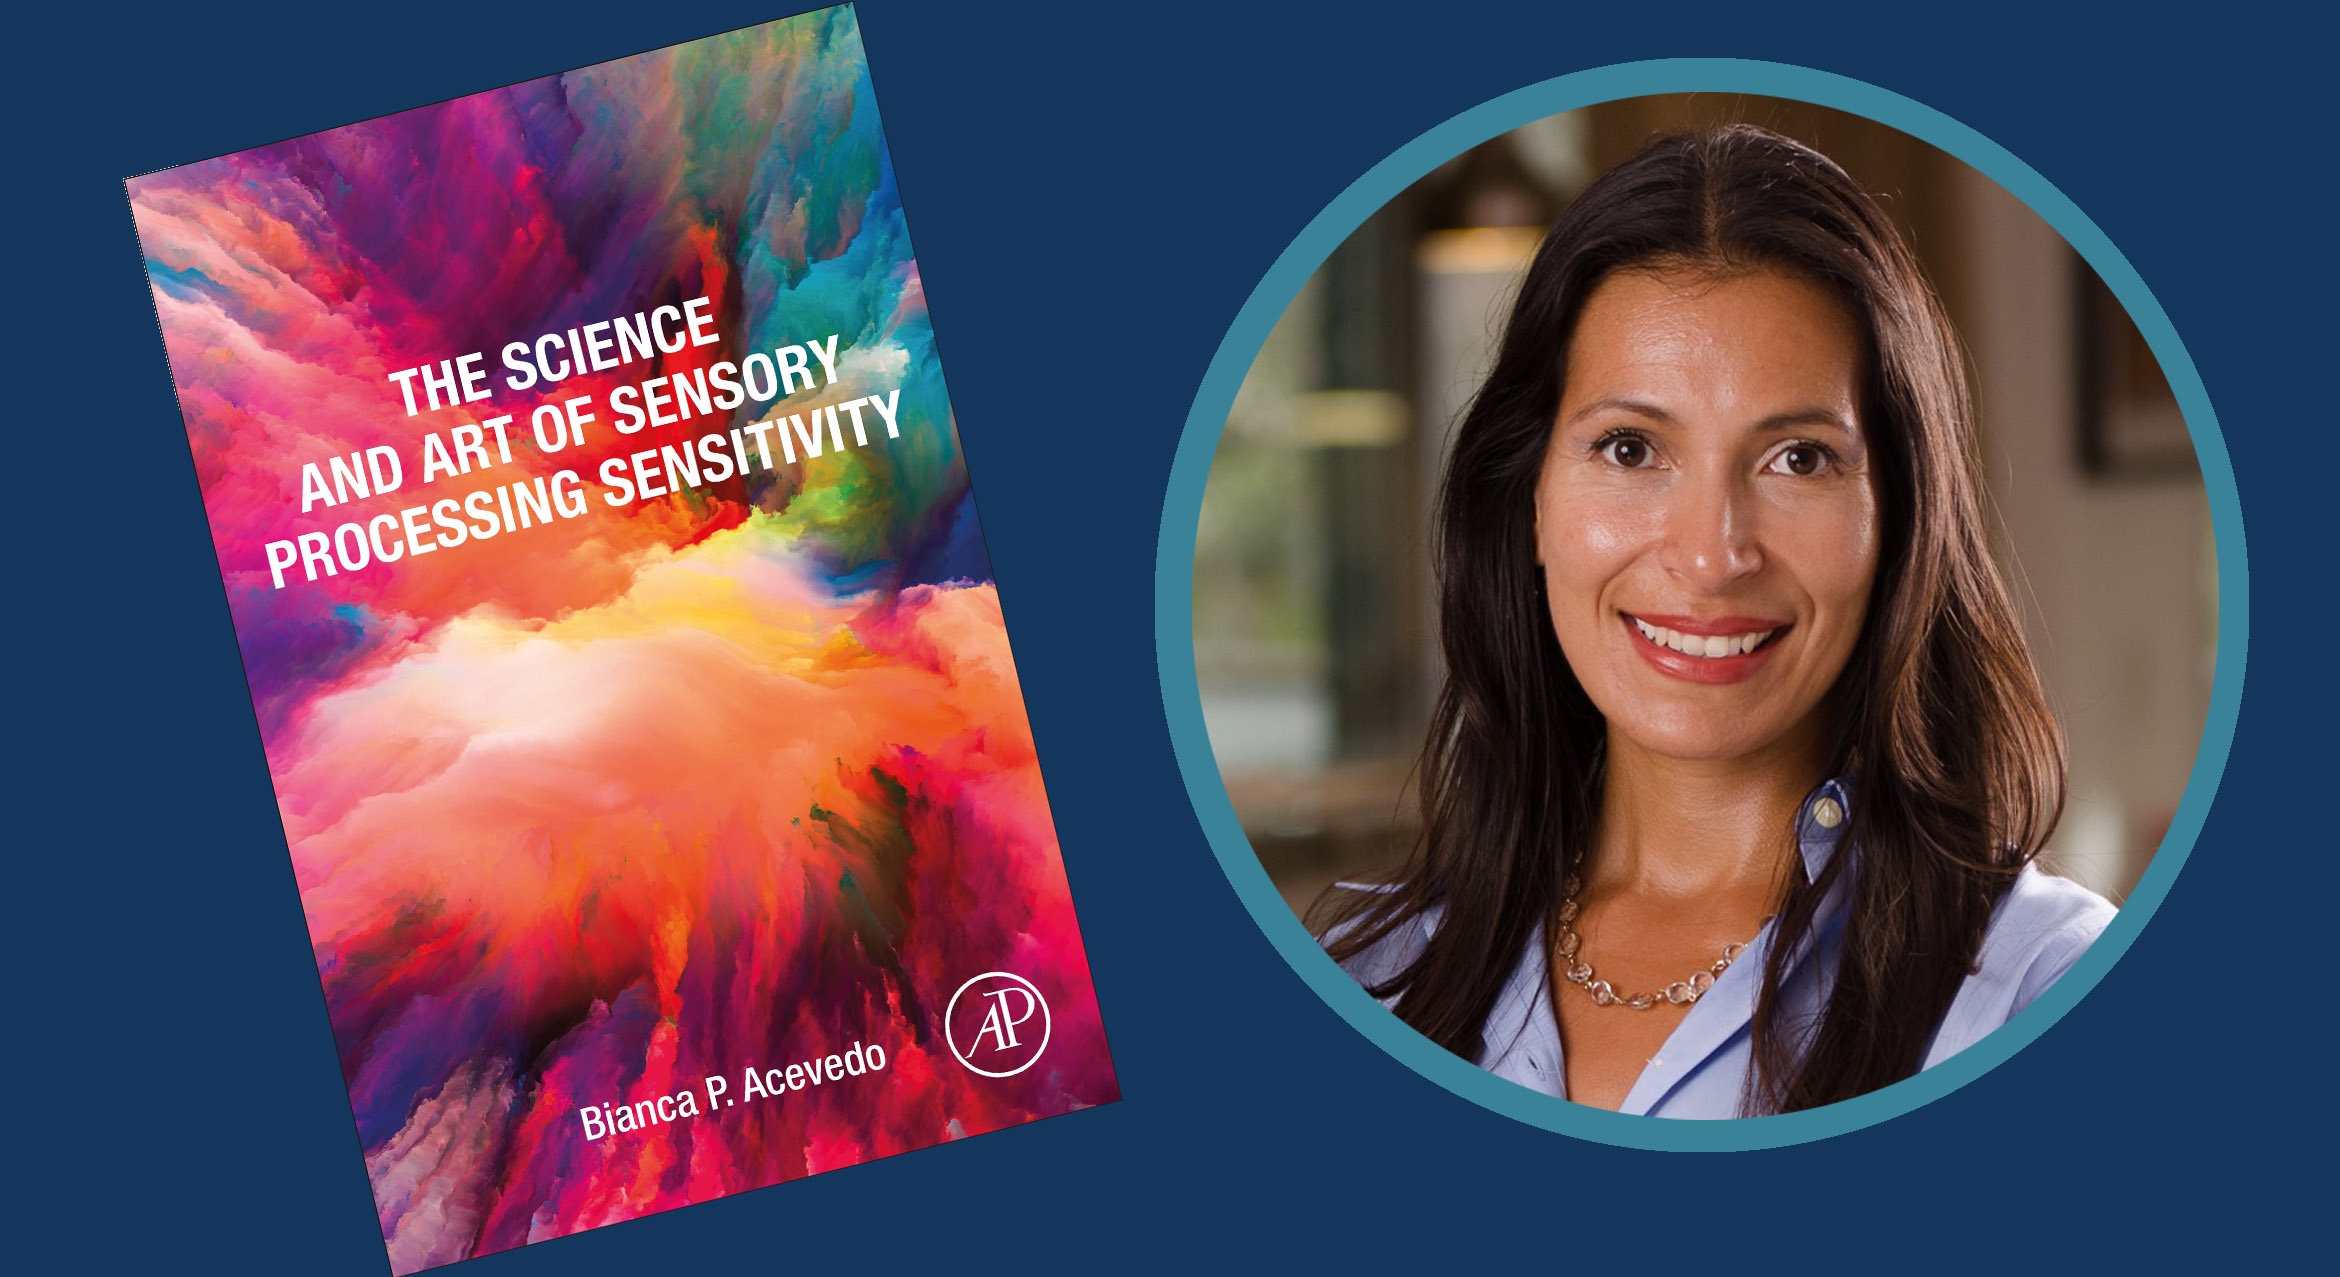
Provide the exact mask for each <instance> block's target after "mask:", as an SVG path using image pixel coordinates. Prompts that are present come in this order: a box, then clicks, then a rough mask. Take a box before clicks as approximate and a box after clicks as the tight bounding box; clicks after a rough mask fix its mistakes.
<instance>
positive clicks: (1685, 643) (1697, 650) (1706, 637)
mask: <svg viewBox="0 0 2340 1277" xmlns="http://www.w3.org/2000/svg"><path fill="white" fill-rule="evenodd" d="M1632 620H1633V628H1634V629H1637V630H1639V631H1641V637H1643V638H1645V639H1648V640H1649V641H1650V642H1652V643H1655V644H1657V645H1658V646H1659V647H1663V648H1669V649H1671V650H1673V651H1676V652H1680V653H1681V654H1682V655H1684V656H1699V657H1706V658H1708V659H1712V658H1714V657H1718V656H1744V655H1746V654H1747V653H1749V652H1752V651H1754V650H1755V649H1756V648H1759V647H1761V646H1763V640H1765V639H1767V638H1770V637H1771V636H1772V635H1774V634H1777V633H1778V632H1779V631H1778V630H1776V629H1772V630H1758V631H1756V632H1755V633H1753V634H1684V633H1682V632H1680V631H1679V630H1669V629H1667V628H1666V627H1664V626H1662V625H1651V624H1650V623H1649V622H1647V621H1644V620H1642V619H1641V618H1640V617H1638V616H1636V617H1634V618H1632Z"/></svg>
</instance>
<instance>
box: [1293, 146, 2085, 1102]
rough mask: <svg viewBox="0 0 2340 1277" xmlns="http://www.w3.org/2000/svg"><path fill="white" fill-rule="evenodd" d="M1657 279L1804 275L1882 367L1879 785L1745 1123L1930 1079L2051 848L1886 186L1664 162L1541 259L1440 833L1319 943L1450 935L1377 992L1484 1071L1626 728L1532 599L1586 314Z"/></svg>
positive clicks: (1945, 365)
mask: <svg viewBox="0 0 2340 1277" xmlns="http://www.w3.org/2000/svg"><path fill="white" fill-rule="evenodd" d="M1659 265H1663V266H1668V267H1689V268H1693V269H1700V270H1711V271H1716V272H1721V273H1733V272H1739V271H1745V270H1755V269H1773V270H1785V271H1789V272H1793V273H1795V274H1797V275H1800V276H1802V277H1804V278H1807V279H1810V280H1813V281H1815V282H1817V283H1819V284H1821V285H1822V286H1824V287H1826V288H1827V289H1829V290H1830V291H1831V292H1832V293H1833V294H1834V295H1835V296H1836V297H1837V298H1838V299H1839V300H1840V301H1841V302H1842V303H1843V304H1844V305H1845V307H1846V308H1847V310H1848V312H1849V313H1850V314H1851V315H1852V316H1853V317H1854V318H1855V320H1856V322H1857V324H1858V326H1859V328H1860V330H1861V332H1862V334H1863V338H1864V341H1865V343H1866V346H1867V356H1868V357H1867V359H1866V361H1865V362H1866V371H1865V378H1864V381H1865V384H1864V386H1863V399H1864V404H1863V418H1864V420H1865V422H1866V426H1867V430H1868V433H1869V436H1870V438H1869V448H1870V453H1871V456H1872V457H1873V458H1874V466H1875V474H1876V477H1877V486H1878V498H1879V506H1880V514H1881V516H1882V524H1883V530H1884V532H1883V539H1882V544H1881V546H1880V550H1881V554H1880V558H1879V567H1878V572H1877V579H1876V582H1875V584H1874V586H1873V587H1872V595H1871V598H1870V606H1869V611H1868V619H1867V621H1866V623H1865V625H1864V627H1863V630H1862V633H1861V636H1860V638H1859V640H1858V642H1857V643H1856V645H1855V647H1854V649H1853V654H1852V656H1851V658H1850V660H1849V661H1848V662H1847V664H1846V667H1845V669H1844V671H1843V673H1842V674H1841V675H1840V676H1839V678H1838V681H1837V684H1836V686H1835V688H1834V690H1833V692H1832V693H1831V697H1830V704H1831V706H1832V710H1833V714H1832V717H1833V725H1832V735H1831V738H1830V743H1829V749H1828V767H1829V772H1830V774H1831V775H1848V774H1849V775H1854V776H1857V778H1858V780H1857V790H1856V793H1857V798H1856V801H1855V802H1854V803H1853V804H1852V819H1851V822H1850V825H1849V827H1848V829H1847V831H1846V832H1847V835H1848V837H1849V845H1850V846H1852V847H1854V848H1856V849H1857V852H1856V854H1853V855H1839V856H1836V857H1834V858H1832V859H1831V860H1830V862H1829V863H1828V865H1827V867H1826V868H1825V869H1823V870H1822V871H1821V873H1820V875H1819V877H1818V879H1817V880H1815V881H1810V882H1806V881H1804V880H1803V877H1802V876H1801V875H1800V874H1799V875H1796V876H1795V877H1794V879H1793V880H1792V881H1791V883H1790V885H1789V888H1788V895H1787V899H1786V901H1785V903H1784V904H1783V905H1782V907H1781V909H1780V912H1779V914H1778V917H1777V920H1776V924H1775V925H1776V928H1777V930H1776V934H1775V937H1774V941H1773V943H1772V944H1771V945H1770V946H1769V949H1768V957H1767V959H1766V961H1765V965H1764V971H1763V984H1762V990H1761V993H1760V995H1759V997H1758V1000H1757V1004H1756V1011H1755V1017H1754V1022H1753V1026H1752V1032H1753V1037H1754V1060H1755V1069H1754V1073H1753V1075H1752V1077H1751V1078H1750V1083H1749V1088H1748V1092H1747V1096H1746V1103H1745V1107H1746V1110H1747V1111H1748V1112H1750V1113H1764V1112H1786V1111H1789V1110H1794V1109H1805V1108H1812V1107H1814V1106H1817V1105H1821V1104H1828V1103H1832V1102H1834V1101H1837V1100H1842V1099H1848V1098H1851V1097H1852V1096H1856V1095H1861V1094H1865V1093H1867V1092H1869V1091H1873V1090H1876V1089H1877V1088H1879V1087H1882V1086H1886V1085H1888V1084H1890V1083H1893V1082H1896V1081H1899V1080H1900V1079H1902V1078H1906V1077H1908V1076H1910V1075H1912V1074H1914V1073H1915V1072H1917V1070H1918V1068H1919V1066H1920V1065H1921V1063H1922V1062H1923V1061H1924V1058H1925V1053H1926V1049H1927V1047H1928V1045H1929V1044H1930V1043H1931V1041H1932V1039H1933V1036H1934V1032H1935V1030H1936V1028H1937V1027H1938V1026H1939V1025H1940V1023H1941V1020H1942V1017H1943V1015H1944V1013H1946V1012H1947V1011H1948V1010H1949V1007H1950V1002H1951V999H1952V998H1954V997H1955V996H1956V995H1957V992H1958V988H1959V985H1960V983H1961V981H1963V980H1964V979H1965V978H1966V976H1967V975H1968V973H1969V972H1970V971H1971V970H1972V969H1973V968H1974V964H1975V962H1976V959H1977V956H1978V955H1979V953H1980V950H1981V946H1982V940H1983V934H1984V932H1985V930H1986V929H1987V928H1988V926H1989V924H1990V918H1991V913H1992V910H1993V909H1994V908H1995V907H1996V905H1997V903H1998V901H1999V900H2000V898H2001V897H2002V896H2004V895H2005V894H2006V892H2007V889H2008V888H2009V886H2010V885H2011V884H2013V882H2014V881H2015V878H2016V876H2017V875H2018V874H2019V873H2020V872H2021V870H2022V868H2023V866H2024V864H2025V863H2026V862H2027V861H2029V860H2030V858H2031V857H2032V856H2034V855H2036V854H2037V853H2038V850H2039V848H2040V846H2041V844H2042V843H2043V842H2045V840H2046V838H2047V835H2048V832H2049V831H2050V830H2051V829H2052V828H2053V827H2054V826H2055V823H2056V820H2057V817H2058V816H2059V814H2060V813H2061V810H2062V806H2063V794H2064V754H2063V740H2062V736H2061V734H2060V733H2059V731H2058V730H2057V727H2056V723H2055V719H2054V717H2053V716H2052V715H2051V714H2050V712H2049V710H2048V706H2047V699H2046V697H2045V695H2044V694H2043V693H2042V691H2041V689H2040V684H2039V679H2038V675H2037V673H2036V671H2035V670H2034V668H2033V665H2032V661H2031V656H2030V652H2029V650H2028V649H2027V648H2026V646H2025V644H2024V641H2023V635H2022V631H2021V628H2020V626H2019V625H2018V623H2017V620H2016V614H2015V608H2014V605H2013V603H2012V601H2011V600H2010V598H2009V596H2008V592H2007V587H2006V584H2005V583H2004V582H2003V581H2002V580H2001V579H2000V576H1999V572H1998V570H1997V568H1996V567H1995V565H1994V564H1993V562H1992V560H1991V556H1990V551H1989V547H1988V545H1987V543H1986V535H1985V531H1984V515H1983V500H1982V488H1981V480H1980V467H1979V463H1978V460H1977V456H1976V448H1975V429H1974V408H1973V402H1972V397H1971V394H1970V393H1969V390H1968V386H1967V379H1966V373H1965V365H1964V362H1963V359H1962V356H1961V353H1960V347H1959V344H1958V341H1957V338H1956V335H1955V334H1954V332H1953V330H1952V329H1951V327H1950V323H1949V319H1948V317H1947V316H1946V315H1945V314H1944V313H1943V310H1942V307H1941V304H1940V302H1939V301H1937V300H1936V298H1935V296H1934V293H1933V291H1932V289H1931V288H1929V287H1928V286H1927V284H1926V280H1925V277H1924V275H1923V273H1922V272H1921V271H1920V270H1919V268H1918V264H1917V261H1916V259H1915V257H1913V256H1912V255H1911V253H1910V251H1909V249H1908V247H1907V245H1905V244H1904V243H1903V242H1902V239H1901V237H1900V235H1899V234H1898V233H1896V231H1895V230H1894V228H1893V226H1892V224H1891V223H1890V222H1889V221H1888V220H1887V219H1886V217H1885V215H1884V213H1883V212H1882V211H1881V210H1880V209H1879V208H1878V206H1877V204H1876V202H1875V201H1874V200H1872V199H1871V198H1870V197H1869V195H1868V194H1867V192H1865V191H1863V190H1862V189H1861V188H1860V186H1859V184H1858V183H1856V182H1854V181H1853V180H1852V178H1851V177H1849V176H1847V175H1846V173H1845V172H1844V170H1843V169H1841V168H1839V167H1837V165H1836V164H1835V163H1834V162H1832V161H1830V160H1829V159H1828V158H1827V157H1826V156H1823V155H1821V154H1820V153H1819V152H1817V151H1814V150H1812V149H1811V148H1809V147H1806V146H1804V145H1802V144H1800V143H1797V142H1794V141H1792V140H1790V139H1788V138H1785V137H1781V136H1779V135H1778V134H1775V133H1772V132H1770V131H1768V130H1765V129H1760V128H1756V127H1753V126H1749V125H1736V126H1731V127H1727V128H1722V129H1716V130H1711V131H1706V132H1697V133H1679V134H1672V135H1669V136H1665V137H1661V138H1658V139H1657V140H1655V141H1653V142H1652V143H1650V145H1648V146H1647V147H1645V148H1644V149H1643V150H1641V151H1640V152H1639V153H1638V154H1636V155H1634V156H1633V157H1632V158H1631V159H1628V160H1626V161H1625V162H1624V163H1622V164H1620V165H1618V166H1617V167H1615V168H1613V169H1611V170H1609V171H1608V172H1607V173H1606V174H1604V175H1602V176H1601V177H1600V178H1599V179H1598V180H1596V181H1595V182H1594V183H1593V184H1592V185H1591V186H1590V187H1588V188H1587V189H1586V190H1585V191H1584V193H1583V194H1582V195H1580V196H1578V197H1577V198H1576V199H1575V200H1574V201H1572V202H1571V203H1570V204H1569V205H1568V207H1567V209H1566V210H1565V211H1564V212H1563V213H1562V214H1561V217H1560V220H1559V222H1558V223H1557V224H1556V225H1554V226H1553V228H1552V230H1551V232H1550V233H1549V234H1547V235H1546V236H1545V237H1544V241H1543V244H1542V246H1541V247H1540V248H1539V249H1538V250H1537V252H1536V256H1535V260H1534V262H1533V263H1532V264H1531V265H1530V266H1529V268H1528V273H1527V276H1526V278H1525V280H1524V281H1523V282H1522V284H1521V286H1520V291H1519V296H1518V299H1517V300H1516V301H1515V302H1514V304H1513V306H1512V309H1511V315H1510V318H1509V320H1508V321H1507V323H1506V324H1505V327H1504V332H1503V338H1502V343H1501V346H1500V347H1499V350H1498V353H1497V355H1496V359H1495V365H1494V369H1493V371H1492V372H1491V373H1490V374H1489V375H1488V378H1487V381H1486V383H1485V385H1484V386H1482V387H1481V388H1480V390H1479V393H1478V395H1477V397H1476V398H1475V399H1474V400H1473V401H1472V403H1471V406H1470V408H1469V410H1468V411H1467V412H1466V413H1465V415H1464V417H1463V420H1462V423H1461V425H1460V427H1459V429H1458V430H1457V432H1456V436H1455V445H1454V452H1453V456H1452V458H1451V459H1450V460H1449V462H1448V465H1447V470H1446V475H1445V478H1444V480H1443V482H1442V484H1441V487H1440V492H1439V499H1438V513H1437V519H1436V529H1435V550H1434V559H1435V563H1436V567H1437V573H1438V585H1439V631H1440V645H1441V649H1442V650H1443V652H1444V653H1445V657H1446V682H1445V685H1444V687H1443V688H1442V689H1441V691H1440V693H1439V696H1438V701H1437V705H1436V707H1435V709H1434V710H1433V712H1432V715H1431V722H1430V730H1429V736H1428V740H1427V742H1426V743H1425V745H1424V746H1423V751H1422V761H1421V768H1420V773H1419V775H1420V784H1421V791H1422V808H1423V824H1424V831H1423V836H1422V839H1421V841H1420V842H1419V844H1417V846H1416V847H1415V849H1414V852H1413V854H1412V856H1411V857H1410V858H1409V860H1408V861H1407V863H1406V865H1405V866H1404V867H1403V868H1402V869H1401V870H1399V871H1398V873H1397V874H1396V875H1395V876H1394V877H1393V878H1392V879H1391V881H1390V883H1389V884H1388V885H1387V888H1386V889H1385V890H1379V891H1370V892H1356V891H1342V890H1338V889H1336V890H1334V891H1332V892H1328V893H1327V894H1326V895H1325V896H1324V897H1323V898H1322V899H1320V900H1319V901H1318V902H1317V906H1316V908H1315V910H1313V911H1312V918H1311V921H1312V923H1314V924H1315V925H1316V926H1317V927H1318V930H1319V932H1320V934H1322V935H1324V936H1325V937H1326V940H1325V947H1326V949H1327V951H1328V952H1329V953H1330V954H1331V955H1332V957H1333V958H1334V959H1335V960H1336V961H1340V962H1343V963H1347V962H1348V961H1349V960H1350V959H1353V958H1357V957H1358V956H1359V955H1362V954H1364V953H1365V952H1366V951H1367V950H1369V949H1371V948H1372V947H1373V946H1375V945H1376V944H1378V943H1380V942H1381V941H1382V940H1384V939H1385V938H1387V937H1388V936H1389V935H1390V934H1391V933H1392V932H1393V931H1397V930H1399V929H1400V928H1402V927H1408V926H1409V925H1410V924H1412V923H1413V922H1415V921H1416V920H1417V919H1421V918H1422V917H1424V915H1426V914H1431V913H1435V915H1436V919H1437V925H1436V926H1435V928H1431V929H1429V935H1428V937H1427V939H1426V940H1425V941H1424V942H1423V943H1422V946H1421V948H1420V950H1419V952H1418V953H1416V955H1415V956H1414V957H1413V959H1412V961H1410V962H1409V963H1407V964H1406V965H1405V966H1404V967H1403V968H1401V969H1399V970H1398V971H1397V972H1396V973H1395V974H1393V975H1391V976H1390V977H1389V978H1388V979H1387V980H1385V981H1383V982H1381V983H1379V984H1377V985H1374V986H1372V987H1371V989H1370V991H1371V992H1372V993H1373V995H1374V996H1376V997H1380V998H1394V999H1395V1002H1394V1007H1395V1010H1396V1012H1397V1014H1398V1016H1399V1017H1400V1018H1401V1019H1403V1020H1405V1021H1406V1022H1407V1023H1408V1024H1410V1025H1412V1026H1413V1027H1414V1028H1415V1029H1417V1030H1419V1031H1420V1032H1421V1033H1422V1034H1423V1035H1424V1036H1426V1037H1428V1038H1430V1039H1431V1040H1432V1041H1434V1042H1437V1043H1438V1044H1439V1045H1440V1046H1443V1047H1445V1048H1446V1049H1447V1050H1450V1051H1453V1052H1454V1053H1456V1054H1458V1055H1461V1056H1463V1057H1465V1058H1467V1059H1472V1060H1476V1059H1478V1058H1479V1057H1480V1055H1481V1054H1482V1052H1483V1050H1484V1044H1483V1042H1482V1040H1481V1037H1482V1032H1483V1029H1484V1026H1485V1024H1486V1021H1487V1016H1488V1014H1489V1012H1490V1011H1491V1010H1492V1008H1493V1007H1494V1004H1495V999H1496V996H1497V994H1498V992H1499V991H1500V990H1501V989H1502V987H1503V985H1504V982H1505V981H1506V980H1507V979H1508V978H1509V976H1510V974H1511V972H1512V970H1513V968H1514V967H1516V966H1517V965H1518V963H1519V961H1520V959H1521V958H1522V956H1523V955H1524V954H1525V951H1526V948H1527V946H1528V944H1529V943H1530V941H1531V939H1532V938H1533V937H1534V936H1535V935H1536V934H1538V929H1539V927H1540V926H1542V925H1544V924H1548V923H1549V921H1550V917H1551V914H1552V913H1553V911H1554V909H1555V908H1556V906H1557V904H1558V901H1559V896H1560V883H1561V881H1562V877H1563V875H1564V874H1565V873H1567V872H1569V871H1571V870H1573V869H1575V868H1577V867H1578V866H1580V865H1581V864H1582V862H1583V861H1584V859H1585V857H1586V855H1587V854H1588V852H1589V850H1590V846H1591V838H1592V834H1593V831H1594V829H1595V826H1596V824H1597V821H1598V818H1599V803H1600V794H1601V789H1602V785H1601V776H1602V766H1603V751H1604V741H1605V737H1606V727H1605V724H1604V722H1603V720H1602V718H1601V716H1600V714H1599V712H1598V711H1596V710H1595V709H1594V707H1593V705H1592V703H1591V701H1590V700H1589V699H1588V698H1587V697H1586V696H1585V693H1584V690H1583V688H1582V687H1581V686H1580V685H1579V684H1578V682H1577V680H1576V676H1575V674H1574V673H1573V672H1571V671H1570V669H1569V667H1568V663H1567V661H1566V659H1565V658H1564V657H1563V656H1562V655H1561V651H1560V647H1559V643H1558V641H1557V639H1555V637H1554V636H1553V633H1552V626H1551V621H1550V618H1549V617H1548V615H1546V613H1545V610H1544V608H1543V606H1542V604H1541V603H1540V601H1539V598H1538V584H1539V581H1540V569H1539V568H1538V567H1537V565H1536V562H1535V546H1534V540H1533V537H1534V531H1533V529H1534V493H1535V487H1536V482H1537V478H1538V475H1539V474H1540V472H1541V469H1542V465H1543V460H1544V453H1545V449H1546V447H1547V445H1548V442H1549V439H1550V436H1551V433H1552V425H1553V418H1554V416H1555V414H1556V413H1557V411H1558V408H1559V403H1560V389H1561V384H1562V381H1563V379H1564V378H1565V377H1566V375H1567V368H1566V360H1567V353H1568V347H1569V340H1570V338H1571V336H1572V335H1573V332H1574V328H1575V324H1576V320H1577V316H1578V315H1579V313H1580V312H1581V311H1582V309H1583V307H1584V304H1585V300H1586V299H1587V298H1588V297H1590V296H1591V295H1592V292H1593V290H1594V289H1595V288H1597V287H1598V286H1599V285H1600V283H1601V282H1602V281H1603V280H1604V279H1606V278H1608V276H1609V275H1611V274H1612V273H1614V272H1616V271H1618V270H1623V269H1628V268H1635V267H1649V266H1659ZM1782 833H1783V836H1784V837H1791V838H1792V837H1793V833H1792V831H1782ZM1847 875H1850V880H1849V881H1847V882H1846V883H1845V884H1844V885H1845V887H1846V889H1847V891H1848V892H1849V900H1850V909H1849V913H1848V915H1847V920H1846V923H1845V932H1844V939H1843V945H1842V949H1841V958H1840V960H1839V966H1838V969H1837V972H1836V979H1835V985H1834V989H1833V991H1832V992H1831V993H1830V995H1829V998H1828V1002H1827V1005H1826V1008H1825V1009H1824V1011H1823V1013H1822V1016H1821V1019H1820V1021H1819V1023H1818V1024H1817V1025H1816V1026H1809V1025H1798V1026H1795V1027H1794V1028H1793V1029H1791V1028H1790V1027H1789V1026H1786V1025H1783V1024H1782V1023H1781V1015H1780V1012H1779V1002H1780V997H1779V993H1780V986H1781V981H1782V980H1783V978H1784V976H1785V973H1786V968H1787V965H1788V963H1789V962H1790V961H1791V960H1792V957H1793V955H1795V954H1797V953H1798V952H1799V951H1800V950H1801V949H1802V948H1803V946H1804V944H1805V942H1806V941H1807V939H1808V938H1809V936H1810V932H1811V929H1812V926H1813V917H1814V911H1815V909H1816V907H1817V906H1818V904H1819V902H1820V900H1821V898H1822V896H1823V895H1825V894H1826V892H1827V891H1828V890H1829V889H1830V888H1831V887H1832V886H1833V885H1835V884H1836V882H1837V881H1838V880H1839V879H1840V878H1844V877H1845V876H1847Z"/></svg>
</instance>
